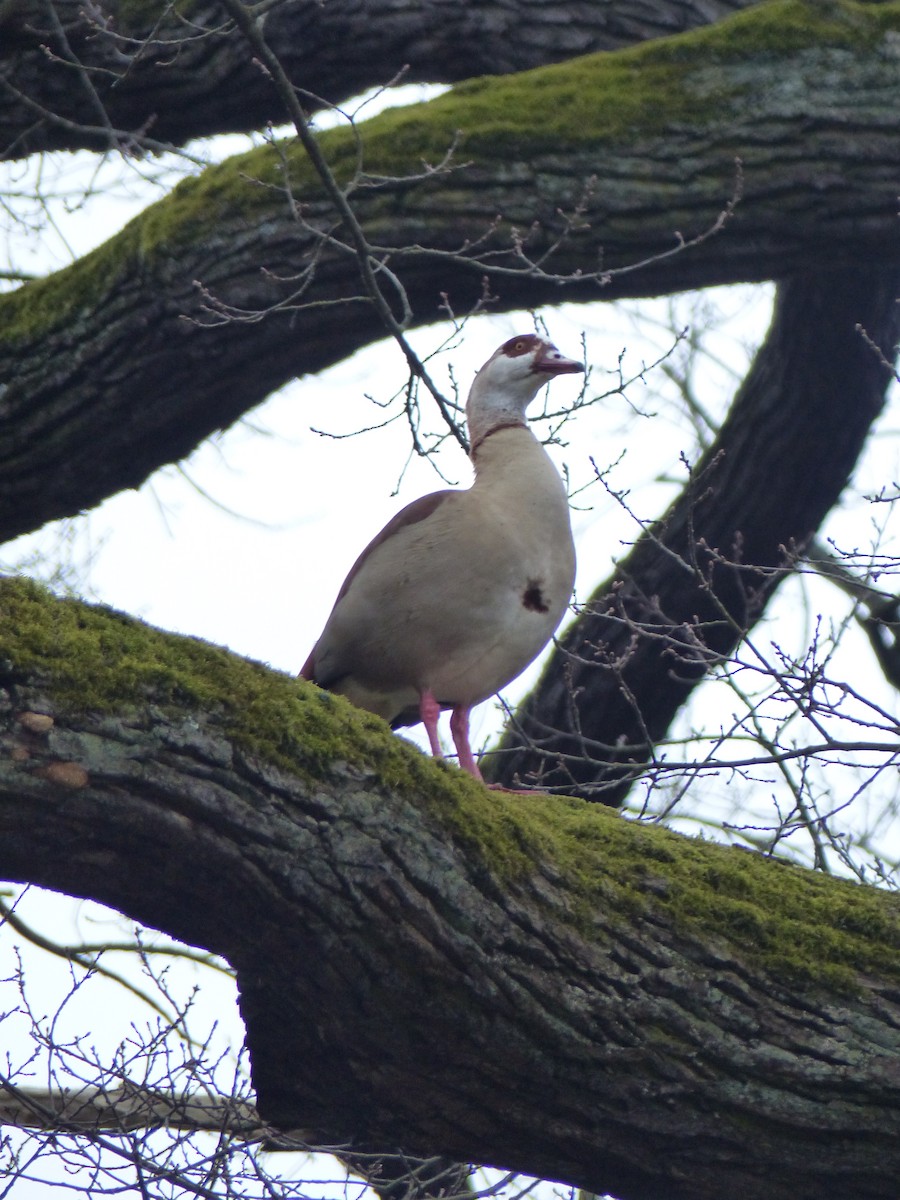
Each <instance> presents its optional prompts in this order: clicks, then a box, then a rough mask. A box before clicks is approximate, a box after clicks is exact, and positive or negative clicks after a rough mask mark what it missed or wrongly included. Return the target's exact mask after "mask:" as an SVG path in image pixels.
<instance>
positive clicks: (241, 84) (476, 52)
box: [0, 0, 748, 158]
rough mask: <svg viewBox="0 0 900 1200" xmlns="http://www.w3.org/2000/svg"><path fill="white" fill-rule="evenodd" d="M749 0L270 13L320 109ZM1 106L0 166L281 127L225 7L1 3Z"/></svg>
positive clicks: (454, 2)
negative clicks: (394, 84)
mask: <svg viewBox="0 0 900 1200" xmlns="http://www.w3.org/2000/svg"><path fill="white" fill-rule="evenodd" d="M747 3H748V0H654V3H653V4H646V3H639V2H637V0H627V3H617V4H616V5H615V6H607V5H598V4H592V3H584V0H569V2H568V3H560V2H557V3H554V4H546V3H545V2H544V0H513V2H511V3H498V2H497V0H494V2H492V3H481V2H479V3H478V4H460V3H459V2H458V0H428V2H427V3H423V2H422V0H406V2H405V3H398V0H365V2H364V3H360V0H340V2H337V0H329V2H328V3H327V4H322V3H318V2H317V0H293V2H291V3H283V4H280V5H278V6H276V7H274V8H272V9H270V10H269V12H268V13H267V14H266V15H265V17H264V18H263V26H262V27H263V29H264V31H265V34H266V38H267V40H268V42H269V44H270V45H271V47H272V49H273V50H274V51H275V53H276V54H277V55H278V57H279V58H280V59H281V61H282V62H283V63H284V65H285V67H286V68H287V71H288V73H289V75H290V76H291V78H292V79H293V80H294V81H295V82H296V83H297V85H298V86H299V87H301V88H303V89H304V96H305V102H306V104H307V106H308V108H309V109H310V110H311V111H314V110H315V109H317V108H319V107H320V106H321V104H322V102H323V101H324V102H328V103H333V104H339V103H341V102H342V101H345V100H347V99H349V98H350V97H352V96H357V95H360V94H361V93H363V92H365V91H368V90H369V89H371V88H377V87H383V86H386V85H388V84H389V83H391V81H392V80H393V79H394V78H395V77H397V76H400V77H401V78H402V80H403V81H404V82H408V83H418V82H426V83H455V82H457V81H458V80H461V79H469V78H472V77H474V76H477V75H503V74H508V73H512V72H516V71H524V70H529V69H531V68H532V67H539V66H543V65H545V64H547V63H551V62H559V61H562V60H564V59H568V58H572V57H574V56H575V55H579V54H588V53H591V52H593V51H597V50H615V49H619V48H621V47H623V46H628V45H631V44H633V43H635V42H639V41H643V40H645V39H647V38H656V37H661V36H665V35H667V34H672V33H678V32H680V31H682V30H685V29H692V28H695V27H696V26H699V25H705V24H707V23H711V22H714V21H717V20H719V19H720V18H721V17H723V16H726V15H727V14H729V13H730V12H734V11H736V10H737V9H740V8H742V7H744V5H745V4H747ZM198 29H205V30H208V32H207V33H206V35H205V36H202V37H201V36H197V31H198ZM186 35H188V36H186ZM48 50H49V51H50V52H51V53H49V54H48ZM79 66H80V68H81V69H80V70H79V69H78V68H79ZM0 95H4V104H3V106H2V108H0V158H20V157H24V156H25V155H28V154H34V153H37V152H39V151H46V150H77V149H81V148H87V149H96V150H101V151H102V150H108V149H115V148H119V147H123V148H128V146H129V145H130V144H132V143H135V144H139V143H140V139H141V137H142V136H148V135H149V136H151V137H152V138H154V139H155V140H157V141H159V142H169V143H171V144H173V145H179V146H180V145H183V144H184V143H185V142H186V141H189V140H190V139H192V138H197V137H207V136H209V135H211V134H216V133H232V132H250V131H253V130H257V129H262V128H264V127H265V126H266V124H267V123H269V122H271V121H274V122H275V123H278V122H280V121H282V120H283V119H284V115H283V113H282V112H281V110H280V106H279V104H278V102H277V100H276V97H275V93H274V90H273V89H272V87H271V85H270V82H269V79H268V78H267V76H266V75H265V74H264V72H262V71H261V70H260V69H259V67H258V66H257V65H256V64H255V63H254V62H253V61H252V60H251V58H250V56H249V55H248V54H247V53H246V47H245V45H244V44H243V43H242V41H241V39H240V38H239V37H237V36H236V34H235V31H234V29H233V28H231V27H230V26H229V25H228V24H227V23H225V22H223V15H222V10H221V9H220V8H219V6H218V5H216V4H214V3H206V4H201V5H196V4H195V5H192V7H191V28H190V29H189V30H188V29H187V28H186V26H185V23H184V21H183V19H182V18H181V17H179V16H176V15H175V13H174V11H172V10H167V9H166V7H165V6H164V5H162V4H160V5H158V6H157V7H155V8H154V6H152V5H149V6H143V5H138V6H135V5H127V4H124V3H121V4H120V3H117V2H115V0H113V2H111V3H103V4H92V5H91V6H90V7H89V8H88V7H86V6H85V5H83V4H82V3H81V2H80V0H53V2H52V5H51V3H50V2H49V0H16V2H14V3H6V4H5V5H0Z"/></svg>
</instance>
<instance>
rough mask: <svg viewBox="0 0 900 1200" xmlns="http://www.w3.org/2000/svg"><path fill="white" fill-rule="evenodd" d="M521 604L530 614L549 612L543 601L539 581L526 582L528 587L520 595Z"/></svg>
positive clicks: (530, 580)
mask: <svg viewBox="0 0 900 1200" xmlns="http://www.w3.org/2000/svg"><path fill="white" fill-rule="evenodd" d="M522 604H523V606H524V607H525V608H527V609H529V610H530V611H531V612H539V613H545V612H548V611H549V610H548V608H547V603H546V601H545V600H544V593H543V590H542V588H541V581H540V579H529V580H528V586H527V587H526V589H525V591H524V592H523V593H522Z"/></svg>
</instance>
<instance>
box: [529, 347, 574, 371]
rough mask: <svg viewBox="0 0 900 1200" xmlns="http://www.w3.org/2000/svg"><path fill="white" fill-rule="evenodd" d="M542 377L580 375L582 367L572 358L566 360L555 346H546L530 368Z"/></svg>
mask: <svg viewBox="0 0 900 1200" xmlns="http://www.w3.org/2000/svg"><path fill="white" fill-rule="evenodd" d="M531 369H532V370H533V371H540V373H541V374H542V375H580V374H581V373H582V371H584V367H583V366H582V364H581V363H580V362H576V360H575V359H574V358H566V357H565V355H564V354H560V352H559V351H558V350H557V348H556V347H555V346H548V347H547V348H546V350H545V351H544V353H543V354H542V355H541V357H540V358H539V359H537V361H536V362H535V364H534V366H533V367H532V368H531Z"/></svg>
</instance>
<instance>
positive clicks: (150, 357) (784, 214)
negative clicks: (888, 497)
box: [0, 6, 900, 540]
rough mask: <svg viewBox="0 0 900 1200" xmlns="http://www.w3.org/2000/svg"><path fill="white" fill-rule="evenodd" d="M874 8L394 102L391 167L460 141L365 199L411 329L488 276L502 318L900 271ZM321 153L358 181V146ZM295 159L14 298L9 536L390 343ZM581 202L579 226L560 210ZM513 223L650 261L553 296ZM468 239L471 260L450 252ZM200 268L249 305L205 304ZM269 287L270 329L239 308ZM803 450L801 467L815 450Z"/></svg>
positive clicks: (4, 324)
mask: <svg viewBox="0 0 900 1200" xmlns="http://www.w3.org/2000/svg"><path fill="white" fill-rule="evenodd" d="M779 11H780V10H779ZM787 11H788V12H789V13H790V12H792V11H793V10H792V9H790V8H788V10H787ZM872 12H874V13H875V15H874V16H873V15H871V13H870V12H869V11H868V10H865V9H863V10H860V11H859V12H856V11H855V10H854V13H853V20H852V21H851V20H850V18H849V17H848V18H847V22H846V24H841V23H840V22H839V23H837V25H835V24H834V23H832V22H830V21H828V22H825V21H820V22H819V23H818V24H817V23H816V22H815V21H814V20H813V19H812V18H810V19H809V23H808V24H804V25H803V26H802V27H801V28H800V29H799V30H795V29H792V27H791V25H790V22H786V23H785V28H786V29H787V31H788V33H790V34H791V36H790V37H788V36H787V33H785V42H786V47H785V49H784V50H783V51H780V52H778V53H773V52H772V50H771V49H770V48H768V43H767V38H768V37H769V36H771V34H772V32H773V27H772V26H771V25H770V23H771V22H773V21H774V29H775V30H780V29H781V25H780V24H779V23H778V22H777V21H775V20H774V18H773V17H772V16H771V13H770V12H769V11H768V10H763V9H760V10H758V11H754V12H749V13H746V14H743V15H742V16H741V17H740V18H737V20H739V21H740V22H741V25H740V28H739V29H736V30H734V31H728V30H726V29H725V27H721V28H716V29H711V30H705V31H702V32H701V33H700V34H694V35H692V38H689V39H687V40H686V41H685V42H684V44H683V45H680V46H679V47H678V49H677V51H676V50H674V49H673V48H672V47H671V46H669V45H668V44H666V43H661V44H658V45H649V46H646V47H641V48H639V51H638V52H637V53H638V54H639V58H637V59H634V60H632V59H631V58H628V57H627V56H625V57H620V56H618V55H610V56H605V57H601V58H598V59H596V60H590V59H589V60H585V61H583V62H582V63H580V64H578V65H577V66H570V65H569V64H566V65H563V66H561V67H556V68H552V69H550V70H549V71H548V72H545V73H544V74H543V75H542V77H541V83H540V86H539V87H537V86H536V84H535V82H534V80H533V79H532V80H529V79H528V78H523V77H519V78H515V79H510V80H504V79H500V80H494V81H487V82H485V83H484V84H483V85H481V84H479V85H473V87H472V88H470V89H469V91H463V92H462V93H461V94H460V95H453V96H448V97H442V98H440V99H439V100H437V101H434V102H433V103H432V104H430V105H428V106H424V107H422V108H419V109H415V110H412V111H410V112H409V113H406V114H397V113H387V114H384V115H383V116H382V117H380V118H377V119H376V120H375V121H373V122H372V123H371V124H370V125H369V126H366V127H364V128H363V131H362V133H363V141H364V146H365V153H366V163H365V165H366V169H367V170H368V171H370V172H373V173H377V174H388V175H405V174H408V173H409V172H410V171H413V172H420V171H421V164H422V160H423V159H424V160H425V161H427V162H431V163H436V162H439V161H440V159H441V157H442V156H443V154H444V152H445V150H446V148H447V146H448V145H450V143H451V142H452V140H453V138H454V136H455V134H456V131H457V130H459V129H463V130H464V131H465V136H464V139H463V143H462V145H461V147H460V150H459V153H458V161H459V162H460V167H459V169H458V170H457V171H455V172H454V173H451V174H450V175H449V176H447V175H443V174H438V175H436V176H433V177H431V178H429V179H427V180H421V181H419V182H418V183H409V182H405V181H401V182H397V183H388V184H384V185H382V186H381V187H379V188H378V189H375V190H373V189H371V188H361V189H358V190H357V191H356V192H354V193H353V196H352V199H353V203H354V204H355V206H356V210H357V213H358V217H359V219H360V221H361V222H362V223H363V226H364V227H365V228H366V229H367V230H368V231H369V236H370V237H371V238H373V240H377V243H378V244H379V245H380V246H388V245H391V246H394V247H396V248H398V249H396V251H395V252H394V253H393V254H392V255H390V256H389V257H390V266H391V269H392V270H393V271H394V272H395V273H396V275H397V277H398V279H399V280H400V281H401V282H402V285H403V287H404V288H405V290H406V294H407V297H408V300H409V303H410V305H411V308H412V318H411V319H412V321H413V322H414V323H424V322H430V321H433V320H434V319H435V317H436V316H437V315H438V313H439V305H440V303H441V296H442V295H443V294H447V295H449V298H450V301H451V303H452V304H453V306H454V308H455V310H456V311H457V312H460V313H461V312H464V311H466V310H467V309H468V308H469V307H470V306H471V305H472V304H474V303H475V302H476V301H477V300H478V299H479V298H480V297H481V296H482V287H483V279H484V277H485V275H488V276H490V286H491V290H492V292H493V293H494V294H495V295H496V296H497V300H496V302H495V304H494V307H495V308H496V309H498V310H500V309H511V308H516V307H524V306H533V305H539V304H542V303H553V302H556V301H559V300H562V299H566V300H590V299H595V298H598V297H599V298H604V299H612V298H614V297H616V296H636V295H645V294H650V293H658V292H670V291H674V290H678V289H680V288H688V287H700V286H707V285H711V284H716V283H724V282H736V281H740V280H759V279H767V278H778V277H784V276H785V275H789V274H791V273H793V272H800V271H806V272H809V271H811V270H816V269H818V268H819V267H820V266H821V265H822V264H823V263H827V264H828V266H829V267H830V268H833V269H836V270H840V269H846V268H850V267H851V266H858V265H861V264H869V265H872V266H877V267H879V268H883V267H886V266H888V265H890V264H892V263H894V264H895V263H897V262H898V261H900V223H898V221H897V215H896V210H897V201H896V190H897V185H896V163H897V162H898V161H900V126H898V123H897V120H896V57H895V51H894V49H893V41H892V38H893V37H895V36H896V34H891V35H890V36H888V35H887V34H885V32H884V30H885V28H887V29H888V30H890V21H891V20H894V19H896V23H897V25H898V27H900V17H896V18H894V17H892V16H891V13H892V12H893V10H892V9H891V8H890V7H889V6H877V7H875V6H873V10H872ZM693 39H697V40H696V41H694V40H693ZM757 43H758V44H759V45H761V46H763V45H764V46H766V47H767V48H765V49H760V50H754V49H753V46H754V45H755V44H757ZM598 114H599V115H598ZM594 121H596V124H595V125H594V126H592V124H591V123H592V122H594ZM345 132H346V131H345ZM325 144H326V149H327V152H328V155H329V157H330V158H331V160H332V161H333V163H334V164H335V167H336V169H337V170H338V172H339V174H340V175H341V177H342V178H346V177H347V175H348V173H349V172H350V171H351V170H352V169H353V166H354V165H355V154H356V150H355V143H354V141H353V139H352V137H351V136H350V135H349V133H348V134H347V135H346V136H344V135H341V134H335V135H334V136H331V137H329V138H328V139H326V143H325ZM737 157H739V158H740V159H741V160H742V163H743V167H742V170H743V194H742V198H741V200H740V203H739V205H738V207H737V211H736V213H735V215H734V217H733V218H732V219H731V220H730V221H728V222H727V223H726V225H725V227H724V229H722V230H721V231H720V232H719V233H718V234H716V235H715V236H713V237H710V238H708V239H707V240H705V241H703V242H702V243H701V244H698V245H694V246H691V247H688V248H687V249H685V250H684V251H682V252H681V253H678V254H676V255H675V256H674V257H668V258H665V257H664V258H663V259H662V260H660V259H658V258H654V256H657V255H660V254H665V252H666V251H671V250H672V248H673V245H674V243H675V240H676V239H675V233H676V231H680V232H681V233H682V234H683V235H684V236H685V237H694V236H697V235H699V234H702V233H703V232H704V231H706V230H709V229H710V228H711V226H712V225H713V224H714V223H715V221H716V219H717V216H718V215H719V214H720V213H721V211H722V209H723V207H724V206H725V205H726V204H727V203H728V201H729V199H730V198H732V196H733V194H734V189H735V159H736V158H737ZM464 163H465V164H467V165H463V164H464ZM648 164H652V169H648ZM279 170H280V168H279V164H278V162H277V160H276V156H275V155H273V154H271V153H269V152H267V151H265V150H263V151H260V152H258V153H257V154H255V155H251V156H250V157H249V158H245V159H243V160H241V161H239V162H234V161H232V162H230V163H227V164H225V165H223V166H222V167H220V168H216V169H210V170H208V171H207V172H205V173H204V175H203V176H201V178H200V179H199V180H197V181H195V182H191V183H188V184H185V185H183V186H182V187H181V188H179V189H178V190H176V192H175V193H174V194H173V195H172V196H170V197H169V198H168V199H167V200H165V201H163V202H161V203H160V204H158V205H156V206H154V207H153V208H152V209H150V210H148V211H147V212H146V213H145V214H143V215H142V217H140V218H139V219H138V220H137V221H136V222H133V223H132V224H131V225H130V226H128V228H127V229H126V230H124V231H123V232H122V233H121V234H120V235H119V236H118V237H117V238H115V239H113V240H112V241H111V242H110V243H108V244H107V245H106V246H104V247H102V248H101V249H100V250H99V251H97V252H96V253H95V254H93V255H90V256H88V257H87V258H85V259H83V260H82V261H81V262H79V263H77V264H75V265H74V266H73V267H71V268H69V269H68V270H67V271H64V272H60V273H59V274H58V275H56V276H53V277H51V278H50V279H48V280H46V281H43V282H40V283H36V284H29V285H27V286H25V287H23V288H21V289H19V291H17V292H15V293H13V294H11V295H7V296H2V297H0V378H2V379H3V380H4V384H3V391H2V394H0V540H5V539H7V538H10V537H12V536H15V535H16V534H18V533H22V532H25V531H27V530H29V529H33V528H35V527H37V526H39V525H40V524H42V523H43V522H44V521H47V520H50V519H53V518H56V517H63V516H68V515H71V514H73V513H77V512H80V511H82V510H83V509H84V508H87V507H89V506H91V505H93V504H95V503H97V502H98V501H99V500H100V499H102V498H104V497H106V496H108V495H110V494H113V493H114V492H116V491H119V490H121V489H122V488H127V487H136V486H138V485H139V484H140V483H142V482H143V481H144V480H145V479H146V478H147V476H148V475H149V474H150V473H151V472H152V471H153V470H154V469H156V468H157V467H159V466H161V465H164V464H165V463H169V462H172V461H177V460H178V459H179V458H181V457H183V456H184V455H186V454H187V453H189V451H190V450H192V449H193V448H194V447H195V446H196V445H197V443H198V442H199V441H200V440H202V438H204V437H205V436H207V435H208V434H210V433H212V432H214V431H215V430H217V429H220V428H223V427H226V426H228V425H229V424H231V423H232V422H233V421H234V420H236V419H237V418H238V417H239V416H240V415H241V414H243V413H244V412H246V411H247V410H248V409H249V408H251V407H253V405H255V404H257V403H259V402H260V401H261V400H262V399H263V398H264V397H265V396H266V395H267V394H269V392H271V390H272V389H273V388H275V387H277V386H278V385H279V384H281V383H283V382H285V381H286V380H288V379H290V378H291V377H292V376H294V375H301V374H304V373H307V372H314V371H318V370H321V369H322V368H323V367H325V366H327V365H329V364H331V363H334V362H337V361H339V360H341V359H343V358H345V357H346V356H347V355H349V354H350V353H352V352H353V351H354V350H356V349H357V348H359V347H360V346H362V345H364V344H367V343H369V342H371V341H372V340H374V339H376V338H378V337H379V336H383V333H384V327H383V324H382V322H381V320H380V319H379V317H378V316H377V315H376V313H375V311H374V309H373V306H372V305H371V304H370V303H368V302H367V301H366V300H364V299H361V298H360V296H359V293H360V287H359V272H358V266H357V263H356V262H355V260H354V258H353V257H352V255H350V254H349V253H348V252H347V250H346V248H339V249H338V248H335V247H334V246H333V245H327V244H326V245H324V246H323V245H322V244H321V242H320V241H319V235H320V233H321V230H322V229H324V228H328V229H331V228H332V218H331V214H330V210H329V209H328V206H327V204H326V203H325V201H324V200H323V199H322V193H321V188H320V187H319V185H318V183H317V182H316V181H315V180H314V178H313V176H312V173H311V170H310V168H309V164H308V162H307V161H306V160H305V158H303V156H302V155H301V154H299V153H294V152H291V155H290V172H291V177H292V184H293V189H294V195H295V197H296V198H298V199H300V200H303V202H304V210H303V214H304V221H303V222H300V221H298V220H297V219H295V217H294V216H293V215H292V213H291V212H290V211H289V206H288V205H287V203H286V199H285V195H284V193H283V191H282V190H281V186H282V184H283V176H282V175H281V174H280V173H279ZM248 175H249V176H250V177H251V178H249V179H248V178H246V176H248ZM253 177H261V178H263V179H264V180H265V181H266V183H267V185H269V186H267V187H265V188H263V187H260V186H258V185H254V183H253V182H252V178H253ZM272 185H274V186H272ZM579 206H581V213H580V216H579V218H578V221H577V222H576V224H577V226H578V227H577V229H576V230H575V231H574V232H570V233H569V234H568V235H566V220H567V219H566V217H565V216H564V215H563V214H566V213H568V214H572V213H573V211H574V210H575V209H576V208H578V207H579ZM498 213H500V214H503V220H502V221H501V222H500V224H499V225H498V226H497V227H494V225H493V223H494V220H495V217H496V215H497V214H498ZM514 228H517V229H519V230H527V231H528V241H527V250H528V253H529V254H531V255H532V256H534V257H537V256H540V255H541V254H542V253H543V252H545V251H547V250H548V248H549V247H550V246H551V245H552V243H553V242H554V241H555V239H556V238H559V237H561V238H562V241H561V244H560V245H559V247H558V248H557V250H556V251H555V252H554V253H553V254H552V255H551V257H550V259H549V261H548V262H547V263H545V264H544V270H546V271H554V272H560V273H562V274H564V275H565V274H569V273H575V272H579V271H581V272H586V273H588V274H590V272H591V271H592V270H594V268H595V267H596V266H597V265H598V260H599V259H600V257H601V256H602V261H603V266H604V268H611V269H620V268H626V267H633V266H634V265H635V264H638V263H641V262H645V264H646V265H644V266H642V267H640V268H639V269H636V270H633V271H628V272H626V273H624V274H621V275H615V276H614V277H613V278H612V279H611V280H610V281H609V282H608V283H606V285H605V286H601V285H600V284H599V283H598V282H597V281H596V279H594V280H590V281H586V282H578V281H577V280H573V281H572V282H570V283H569V284H568V285H566V286H560V284H559V283H558V282H557V281H556V279H555V278H553V277H547V276H546V275H545V274H543V273H541V272H540V271H529V270H528V269H526V268H525V265H524V263H523V261H522V259H521V258H520V257H517V255H516V253H515V250H514V244H515V243H514V238H513V229H514ZM466 241H468V242H470V243H475V244H477V247H478V253H475V252H473V251H472V250H470V251H469V252H467V254H460V253H458V252H459V251H460V250H461V249H462V248H463V246H464V243H465V242H466ZM403 248H406V249H403ZM317 249H318V250H319V251H321V256H320V258H319V261H318V266H317V269H316V272H315V274H314V277H313V279H312V281H311V284H310V286H309V288H308V290H307V291H306V293H305V294H304V295H303V296H302V297H301V298H300V299H299V301H298V302H297V304H296V305H295V304H291V303H289V302H288V297H289V296H290V293H291V291H292V290H293V289H294V288H296V287H297V286H298V285H297V283H296V281H292V282H291V283H289V284H288V283H279V282H278V279H281V280H284V279H285V278H286V277H289V276H291V275H293V274H294V273H297V272H302V271H304V269H306V268H308V267H309V264H310V256H311V255H312V254H313V252H314V251H316V250H317ZM648 259H649V260H651V261H649V262H648V261H646V260H648ZM500 267H507V268H513V269H515V268H521V273H519V274H499V273H497V269H498V268H500ZM267 271H268V272H271V273H266V272H267ZM492 271H494V273H493V274H492V273H491V272H492ZM276 277H277V278H276ZM198 281H199V284H202V285H203V287H204V288H206V289H208V291H209V292H211V293H213V294H214V296H215V297H216V299H217V301H218V302H219V303H220V304H221V305H222V306H224V310H223V311H225V312H227V313H229V314H231V316H232V317H233V319H230V320H223V319H222V316H221V314H218V315H216V316H211V314H210V311H209V306H208V302H207V301H208V297H207V295H206V294H205V293H203V292H202V291H201V289H200V287H199V286H198ZM388 298H389V299H390V300H391V301H394V300H395V299H396V297H395V295H394V294H393V293H388ZM335 301H342V303H341V304H339V305H338V304H335V303H334V302H335ZM276 303H278V304H280V305H281V307H280V308H278V310H277V311H273V312H270V313H269V315H268V316H267V317H265V319H261V320H259V319H244V318H245V317H248V316H252V315H253V314H260V313H261V312H263V311H264V310H268V309H270V308H271V306H273V305H275V304H276ZM305 304H308V305H309V306H308V307H303V305H305ZM398 361H399V355H398ZM801 369H802V368H798V370H801ZM796 452H797V461H798V462H800V461H804V462H807V463H808V462H809V459H808V456H807V455H806V454H805V449H804V447H803V445H802V444H801V445H798V446H797V447H796Z"/></svg>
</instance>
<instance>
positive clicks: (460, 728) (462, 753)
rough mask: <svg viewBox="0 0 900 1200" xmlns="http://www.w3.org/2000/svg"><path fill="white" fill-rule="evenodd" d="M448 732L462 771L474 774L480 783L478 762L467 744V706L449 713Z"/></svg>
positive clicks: (480, 776)
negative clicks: (451, 737)
mask: <svg viewBox="0 0 900 1200" xmlns="http://www.w3.org/2000/svg"><path fill="white" fill-rule="evenodd" d="M450 733H451V734H452V735H453V744H454V746H455V747H456V753H457V754H458V755H459V765H460V766H461V767H462V769H463V770H464V771H468V772H469V774H470V775H474V776H475V778H476V779H478V780H480V781H481V782H482V783H483V782H484V780H483V779H482V775H481V772H480V771H479V769H478V763H477V762H476V761H475V758H474V756H473V754H472V747H471V746H470V745H469V710H468V708H462V707H457V708H454V710H453V712H452V713H451V714H450Z"/></svg>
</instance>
